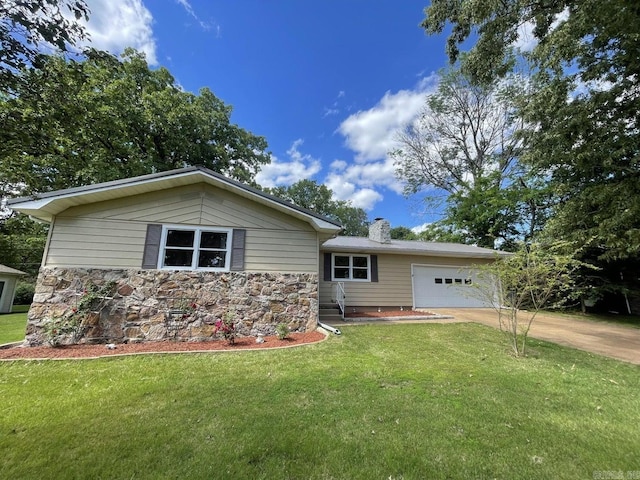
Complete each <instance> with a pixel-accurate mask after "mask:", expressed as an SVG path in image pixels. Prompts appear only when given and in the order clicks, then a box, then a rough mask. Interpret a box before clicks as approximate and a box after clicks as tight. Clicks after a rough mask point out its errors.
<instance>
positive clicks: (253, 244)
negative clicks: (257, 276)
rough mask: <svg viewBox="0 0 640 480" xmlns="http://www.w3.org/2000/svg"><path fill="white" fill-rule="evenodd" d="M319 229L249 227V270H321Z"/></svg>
mask: <svg viewBox="0 0 640 480" xmlns="http://www.w3.org/2000/svg"><path fill="white" fill-rule="evenodd" d="M316 238H317V235H316V233H315V232H303V231H283V230H258V229H247V243H246V250H245V257H244V261H245V269H246V270H249V271H258V272H296V273H297V272H303V273H316V272H317V268H318V267H317V265H318V262H317V258H318V242H317V239H316Z"/></svg>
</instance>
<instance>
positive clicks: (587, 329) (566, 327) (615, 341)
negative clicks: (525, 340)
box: [431, 308, 640, 365]
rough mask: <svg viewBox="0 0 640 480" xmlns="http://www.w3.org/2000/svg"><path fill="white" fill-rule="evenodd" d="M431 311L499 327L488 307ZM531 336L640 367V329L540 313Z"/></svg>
mask: <svg viewBox="0 0 640 480" xmlns="http://www.w3.org/2000/svg"><path fill="white" fill-rule="evenodd" d="M431 311H433V312H434V313H437V314H440V315H451V316H453V317H454V319H455V320H457V321H468V322H478V323H482V324H484V325H489V326H491V327H496V328H497V327H498V318H497V314H496V312H495V310H492V309H488V308H435V309H431ZM529 335H530V336H531V337H534V338H538V339H540V340H547V341H549V342H553V343H558V344H560V345H566V346H569V347H573V348H578V349H580V350H585V351H587V352H593V353H598V354H600V355H606V356H608V357H612V358H616V359H619V360H624V361H626V362H630V363H635V364H636V365H640V328H633V327H627V326H624V325H616V324H612V323H606V322H594V321H590V320H576V319H573V318H570V317H568V316H565V315H556V314H548V313H544V314H538V316H537V317H536V319H535V321H534V322H533V325H532V326H531V331H530V332H529Z"/></svg>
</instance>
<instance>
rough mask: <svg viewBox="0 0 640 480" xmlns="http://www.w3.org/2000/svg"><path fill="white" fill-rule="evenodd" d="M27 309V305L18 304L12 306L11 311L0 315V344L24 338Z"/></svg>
mask: <svg viewBox="0 0 640 480" xmlns="http://www.w3.org/2000/svg"><path fill="white" fill-rule="evenodd" d="M27 310H29V307H28V306H24V305H18V306H14V307H13V313H5V314H2V315H0V345H2V344H3V343H11V342H19V341H21V340H24V334H25V329H26V328H27V315H26V312H27Z"/></svg>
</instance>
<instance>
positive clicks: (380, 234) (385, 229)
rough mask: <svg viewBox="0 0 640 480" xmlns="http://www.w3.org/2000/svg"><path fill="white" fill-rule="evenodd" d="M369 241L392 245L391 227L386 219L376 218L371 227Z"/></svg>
mask: <svg viewBox="0 0 640 480" xmlns="http://www.w3.org/2000/svg"><path fill="white" fill-rule="evenodd" d="M369 240H373V241H374V242H378V243H391V225H389V222H388V221H387V220H385V219H384V218H376V219H375V220H374V221H373V223H372V224H371V225H369Z"/></svg>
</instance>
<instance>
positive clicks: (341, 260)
mask: <svg viewBox="0 0 640 480" xmlns="http://www.w3.org/2000/svg"><path fill="white" fill-rule="evenodd" d="M370 265H371V262H370V261H369V255H344V254H339V253H334V254H333V255H332V259H331V271H332V280H333V281H345V280H351V281H355V282H369V281H371V273H370Z"/></svg>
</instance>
